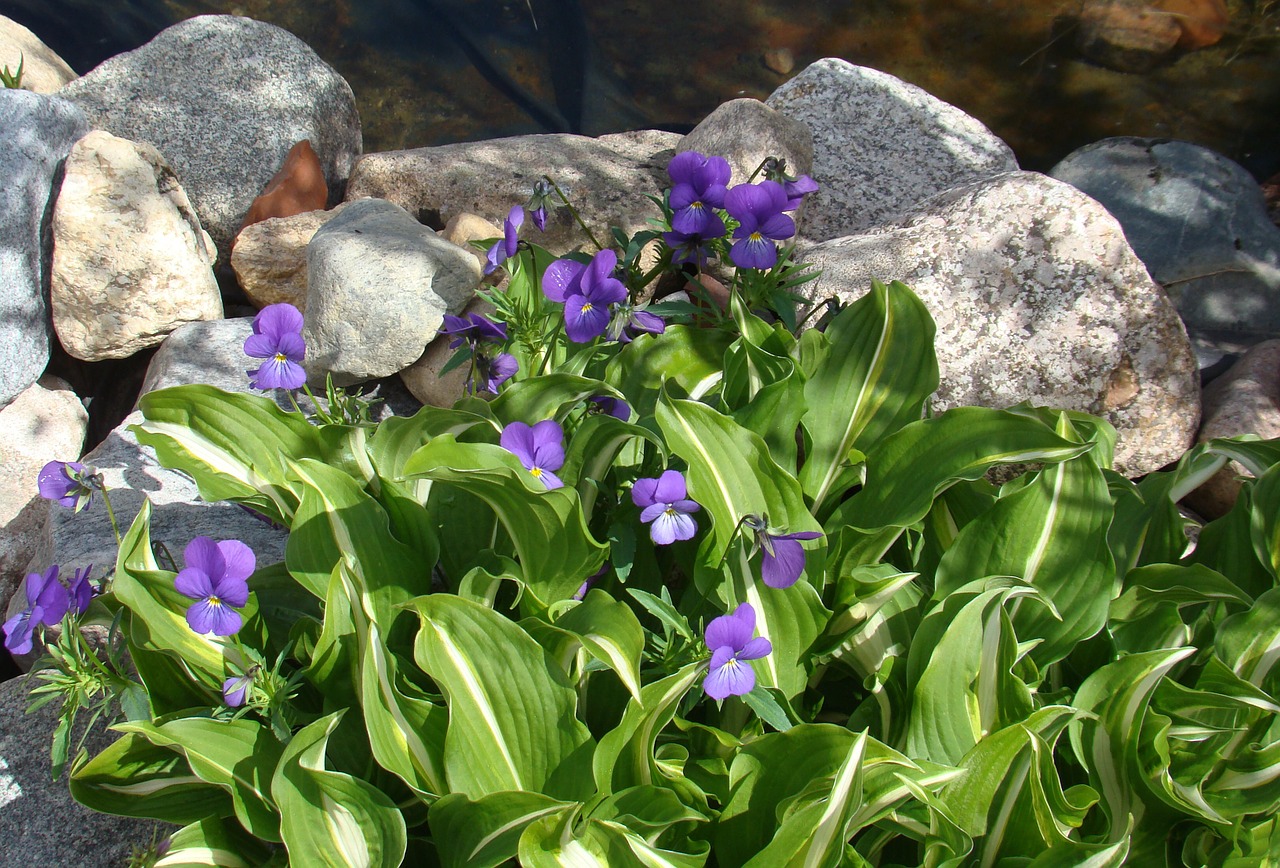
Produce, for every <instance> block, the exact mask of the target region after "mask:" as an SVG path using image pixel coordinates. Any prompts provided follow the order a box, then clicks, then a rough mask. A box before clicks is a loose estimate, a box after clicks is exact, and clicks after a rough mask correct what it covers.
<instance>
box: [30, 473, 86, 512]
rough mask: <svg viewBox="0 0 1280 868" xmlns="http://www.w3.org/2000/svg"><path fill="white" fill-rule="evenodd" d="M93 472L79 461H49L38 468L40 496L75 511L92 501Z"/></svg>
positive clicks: (37, 479) (37, 480)
mask: <svg viewBox="0 0 1280 868" xmlns="http://www.w3.org/2000/svg"><path fill="white" fill-rule="evenodd" d="M93 477H94V472H93V469H92V468H90V467H86V466H85V465H83V464H81V463H80V462H79V461H50V462H49V463H48V464H46V465H45V466H44V467H42V468H40V474H39V475H38V476H37V477H36V484H37V485H38V486H39V488H40V496H41V497H43V498H45V499H47V500H54V501H57V502H58V503H59V504H61V505H62V506H65V507H66V508H67V509H74V510H75V511H76V512H79V511H80V510H82V509H84V508H85V507H87V506H88V505H89V504H90V503H92V502H93V490H94V487H95V485H94V481H93Z"/></svg>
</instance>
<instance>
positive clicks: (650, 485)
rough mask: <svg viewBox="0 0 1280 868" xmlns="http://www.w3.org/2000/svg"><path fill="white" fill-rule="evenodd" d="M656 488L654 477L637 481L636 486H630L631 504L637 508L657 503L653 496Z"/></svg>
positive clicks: (656, 482) (656, 483) (656, 481)
mask: <svg viewBox="0 0 1280 868" xmlns="http://www.w3.org/2000/svg"><path fill="white" fill-rule="evenodd" d="M657 487H658V480H657V478H656V477H649V478H645V479H637V480H636V484H635V485H633V486H631V502H632V503H634V504H635V505H636V506H639V507H646V506H652V505H653V504H654V503H656V502H657V498H655V497H654V495H653V492H654V489H656V488H657Z"/></svg>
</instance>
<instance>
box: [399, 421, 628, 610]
mask: <svg viewBox="0 0 1280 868" xmlns="http://www.w3.org/2000/svg"><path fill="white" fill-rule="evenodd" d="M405 474H406V475H407V476H410V477H414V476H421V477H425V478H427V479H434V480H436V481H440V482H448V483H451V484H456V485H458V486H460V487H462V488H464V489H466V491H467V492H468V493H469V494H471V495H474V496H476V497H478V498H480V499H481V500H483V501H484V502H485V503H487V504H488V505H489V506H490V507H491V508H492V509H493V511H494V512H495V513H497V515H498V518H499V519H500V520H501V521H502V525H503V527H504V528H506V531H507V533H508V534H510V536H511V539H512V541H513V543H514V544H515V548H516V552H517V554H518V555H519V559H520V565H521V567H522V568H523V572H524V578H525V587H526V588H527V589H528V591H529V592H530V593H532V594H533V596H534V597H536V598H537V599H538V600H539V601H540V602H541V603H542V604H543V605H550V604H551V603H554V602H556V601H557V600H565V599H568V598H569V597H571V596H573V593H574V592H575V591H577V590H578V588H579V587H580V586H581V585H582V582H583V580H585V579H586V578H587V576H590V575H591V574H592V573H594V572H595V571H596V570H598V569H599V568H600V565H601V564H603V563H604V558H605V551H606V549H607V546H605V545H604V544H602V543H599V542H596V540H595V538H594V537H592V536H591V532H590V531H589V530H587V526H586V522H585V520H584V517H583V514H582V507H581V504H580V502H579V500H578V495H577V493H576V492H574V491H573V490H572V489H570V488H568V487H566V488H558V489H555V490H554V491H548V490H546V488H545V487H544V486H543V485H542V483H541V482H538V481H537V480H535V479H533V477H532V476H531V475H530V474H529V472H528V471H527V470H525V469H524V467H523V466H521V464H520V461H519V460H518V459H517V458H516V457H515V456H514V455H512V454H511V453H510V452H508V451H507V450H505V449H503V448H501V447H500V446H494V445H492V444H488V443H458V442H457V441H456V440H454V439H453V438H452V437H451V436H449V435H447V434H445V435H441V436H440V437H437V438H435V439H434V440H432V441H431V442H430V443H428V444H427V445H426V446H423V447H422V448H421V449H419V450H418V451H417V452H415V453H414V454H413V457H412V458H410V459H409V461H408V462H407V463H406V464H405ZM448 542H449V541H448V540H445V543H446V544H447V543H448Z"/></svg>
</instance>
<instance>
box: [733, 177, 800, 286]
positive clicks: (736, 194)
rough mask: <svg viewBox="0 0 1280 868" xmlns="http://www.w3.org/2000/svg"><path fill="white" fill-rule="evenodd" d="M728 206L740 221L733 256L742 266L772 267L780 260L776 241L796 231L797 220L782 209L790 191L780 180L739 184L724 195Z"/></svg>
mask: <svg viewBox="0 0 1280 868" xmlns="http://www.w3.org/2000/svg"><path fill="white" fill-rule="evenodd" d="M724 207H725V210H726V211H728V212H729V214H730V216H732V217H733V219H735V220H737V221H738V228H737V229H735V230H733V237H734V238H736V239H738V240H737V241H736V242H734V245H733V248H732V249H731V250H730V251H729V258H730V259H732V260H733V264H734V265H736V266H738V267H739V268H772V267H773V265H774V263H776V262H777V261H778V248H777V245H775V244H774V242H775V241H784V240H786V239H788V238H790V237H791V236H792V235H795V234H796V224H795V221H794V220H792V219H791V218H790V217H789V216H787V215H786V214H784V213H782V212H783V211H784V210H786V207H787V193H786V190H784V189H783V187H782V185H781V184H779V183H778V182H777V181H761V182H760V183H759V184H739V185H738V186H736V187H734V188H733V189H732V190H730V191H729V192H728V193H726V194H725V197H724Z"/></svg>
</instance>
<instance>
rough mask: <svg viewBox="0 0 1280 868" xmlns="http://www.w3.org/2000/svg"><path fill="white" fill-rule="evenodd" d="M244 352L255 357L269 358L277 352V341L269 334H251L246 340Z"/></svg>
mask: <svg viewBox="0 0 1280 868" xmlns="http://www.w3.org/2000/svg"><path fill="white" fill-rule="evenodd" d="M244 354H245V355H246V356H252V357H253V358H255V359H269V358H271V357H272V356H274V355H275V354H276V341H275V338H272V337H270V336H268V335H249V337H247V338H245V340H244Z"/></svg>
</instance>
